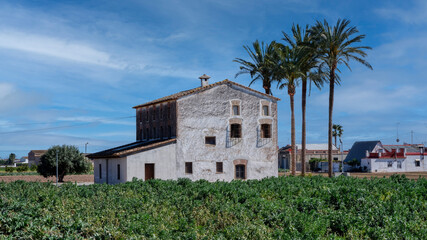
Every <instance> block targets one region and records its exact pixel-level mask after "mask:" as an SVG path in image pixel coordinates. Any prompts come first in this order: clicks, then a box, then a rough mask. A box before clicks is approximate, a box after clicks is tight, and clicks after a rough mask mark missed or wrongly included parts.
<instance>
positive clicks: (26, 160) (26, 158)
mask: <svg viewBox="0 0 427 240" xmlns="http://www.w3.org/2000/svg"><path fill="white" fill-rule="evenodd" d="M15 163H27V164H28V157H26V156H24V157H21V158H20V159H16V160H15Z"/></svg>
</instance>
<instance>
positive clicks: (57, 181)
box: [56, 149, 59, 187]
mask: <svg viewBox="0 0 427 240" xmlns="http://www.w3.org/2000/svg"><path fill="white" fill-rule="evenodd" d="M58 151H59V150H58V149H56V186H57V187H58Z"/></svg>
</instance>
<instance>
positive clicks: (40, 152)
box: [30, 150, 47, 155]
mask: <svg viewBox="0 0 427 240" xmlns="http://www.w3.org/2000/svg"><path fill="white" fill-rule="evenodd" d="M30 152H33V153H34V155H43V154H45V153H46V152H47V150H31V151H30Z"/></svg>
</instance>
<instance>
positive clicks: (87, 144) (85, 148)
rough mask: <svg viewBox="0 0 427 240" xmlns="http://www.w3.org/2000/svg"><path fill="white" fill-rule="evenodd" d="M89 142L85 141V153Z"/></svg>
mask: <svg viewBox="0 0 427 240" xmlns="http://www.w3.org/2000/svg"><path fill="white" fill-rule="evenodd" d="M88 144H89V143H88V142H86V143H85V154H86V153H87V145H88Z"/></svg>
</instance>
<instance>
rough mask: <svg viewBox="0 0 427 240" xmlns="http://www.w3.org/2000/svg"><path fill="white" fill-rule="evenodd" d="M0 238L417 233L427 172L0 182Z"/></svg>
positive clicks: (423, 225)
mask: <svg viewBox="0 0 427 240" xmlns="http://www.w3.org/2000/svg"><path fill="white" fill-rule="evenodd" d="M0 196H1V198H0V209H1V211H0V239H3V238H6V239H21V238H24V239H45V238H49V239H63V238H72V239H88V238H94V239H332V238H334V239H426V237H427V180H426V179H424V178H420V179H418V180H417V181H414V180H409V179H406V178H405V177H404V176H393V177H391V178H389V179H387V178H375V179H357V178H351V177H337V178H324V177H319V176H313V177H305V178H303V177H293V176H290V177H279V178H267V179H263V180H260V181H257V180H248V181H232V182H230V183H228V182H220V181H218V182H214V183H210V182H207V181H205V180H201V181H196V182H192V181H190V180H188V179H179V180H178V181H171V180H168V181H163V180H149V181H140V180H136V179H135V180H134V181H132V182H128V183H124V184H117V185H106V184H95V185H90V186H77V185H75V184H64V185H62V186H61V187H60V188H58V187H55V186H54V185H53V184H51V183H38V182H33V183H29V182H23V181H16V182H12V183H4V182H0Z"/></svg>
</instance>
